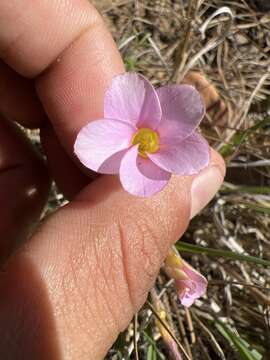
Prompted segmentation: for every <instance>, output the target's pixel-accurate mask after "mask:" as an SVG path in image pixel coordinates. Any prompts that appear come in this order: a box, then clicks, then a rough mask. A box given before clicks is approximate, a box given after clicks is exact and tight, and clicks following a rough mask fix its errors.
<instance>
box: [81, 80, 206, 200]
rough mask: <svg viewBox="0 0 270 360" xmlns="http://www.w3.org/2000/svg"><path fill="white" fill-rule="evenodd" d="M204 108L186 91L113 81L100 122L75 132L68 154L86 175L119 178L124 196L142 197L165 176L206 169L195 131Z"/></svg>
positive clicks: (160, 184) (161, 185) (159, 185)
mask: <svg viewBox="0 0 270 360" xmlns="http://www.w3.org/2000/svg"><path fill="white" fill-rule="evenodd" d="M204 112H205V109H204V104H203V102H202V99H201V97H200V94H199V93H198V91H197V90H196V89H195V88H194V87H192V86H190V85H171V86H164V87H161V88H158V89H157V90H155V89H154V88H153V86H152V85H151V84H150V83H149V81H147V80H146V79H145V78H144V77H143V76H141V75H139V74H137V73H124V74H121V75H118V76H115V77H114V78H113V80H112V83H111V85H110V87H109V88H108V90H107V92H106V94H105V99H104V118H103V119H99V120H95V121H92V122H90V123H89V124H87V125H86V126H85V127H83V128H82V129H81V131H80V132H79V134H78V136H77V139H76V142H75V145H74V150H75V154H76V155H77V157H78V158H79V159H80V161H81V162H82V163H83V164H84V165H85V166H86V167H87V168H89V169H91V170H94V171H96V172H99V173H102V174H119V175H120V181H121V183H122V186H123V188H124V189H125V190H126V191H128V192H129V193H131V194H133V195H136V196H142V197H148V196H152V195H154V194H155V193H157V192H159V191H161V190H162V189H163V188H164V186H165V185H166V184H167V183H168V181H169V179H170V177H171V174H178V175H192V174H196V173H198V172H199V171H200V170H201V169H203V168H204V167H205V166H207V165H208V162H209V146H208V144H207V142H206V141H205V140H204V139H203V138H202V137H201V136H200V135H199V134H198V133H197V132H196V131H195V130H196V128H197V127H198V125H199V123H200V121H201V120H202V118H203V116H204Z"/></svg>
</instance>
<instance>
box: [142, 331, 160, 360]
mask: <svg viewBox="0 0 270 360" xmlns="http://www.w3.org/2000/svg"><path fill="white" fill-rule="evenodd" d="M143 335H144V336H145V338H146V339H147V341H148V342H149V343H150V344H149V346H148V350H147V356H148V351H150V352H151V351H152V352H153V353H154V354H155V355H154V356H155V359H160V360H165V356H164V355H163V354H162V353H161V352H160V351H159V350H158V348H157V346H156V342H155V340H154V339H152V337H151V336H149V334H148V333H147V332H146V331H143ZM150 347H152V349H151V350H149V348H150ZM150 359H151V358H150ZM147 360H148V357H147Z"/></svg>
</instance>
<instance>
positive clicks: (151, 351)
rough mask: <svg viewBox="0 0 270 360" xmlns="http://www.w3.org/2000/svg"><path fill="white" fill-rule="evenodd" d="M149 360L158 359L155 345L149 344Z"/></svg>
mask: <svg viewBox="0 0 270 360" xmlns="http://www.w3.org/2000/svg"><path fill="white" fill-rule="evenodd" d="M147 360H157V352H156V350H155V347H154V346H153V345H149V346H148V349H147Z"/></svg>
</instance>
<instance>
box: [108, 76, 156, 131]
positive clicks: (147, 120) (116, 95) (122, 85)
mask: <svg viewBox="0 0 270 360" xmlns="http://www.w3.org/2000/svg"><path fill="white" fill-rule="evenodd" d="M104 117H105V118H110V119H119V120H122V121H125V122H128V123H131V124H133V125H136V126H137V127H149V128H151V129H153V130H155V129H156V128H157V126H158V124H159V122H160V120H161V107H160V103H159V99H158V96H157V93H156V91H155V89H154V88H153V86H152V85H151V84H150V82H149V81H148V80H146V79H145V78H144V77H143V76H142V75H140V74H136V73H124V74H120V75H117V76H115V77H114V78H113V80H112V83H111V85H110V87H109V89H108V90H107V92H106V94H105V99H104Z"/></svg>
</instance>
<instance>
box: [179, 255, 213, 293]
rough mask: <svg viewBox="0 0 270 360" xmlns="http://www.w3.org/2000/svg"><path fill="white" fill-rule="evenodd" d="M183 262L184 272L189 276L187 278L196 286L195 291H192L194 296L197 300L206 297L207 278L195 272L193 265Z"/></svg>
mask: <svg viewBox="0 0 270 360" xmlns="http://www.w3.org/2000/svg"><path fill="white" fill-rule="evenodd" d="M182 261H183V264H184V266H183V268H182V270H183V271H184V272H185V273H186V274H187V276H188V277H189V279H190V280H191V281H192V283H193V285H194V286H193V289H191V294H192V296H196V298H198V297H200V296H202V295H204V293H205V291H206V289H207V280H206V278H205V277H204V276H203V275H202V274H200V273H199V272H198V271H197V270H195V269H194V268H193V267H192V266H191V265H189V264H188V263H187V262H186V261H185V260H182ZM184 281H185V280H184Z"/></svg>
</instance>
